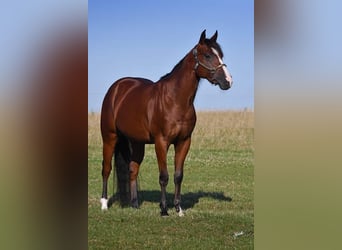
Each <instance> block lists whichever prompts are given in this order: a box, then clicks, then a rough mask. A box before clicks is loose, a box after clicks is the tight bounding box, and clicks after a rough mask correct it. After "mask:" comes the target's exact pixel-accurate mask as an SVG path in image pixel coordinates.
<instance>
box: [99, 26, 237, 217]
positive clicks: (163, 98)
mask: <svg viewBox="0 0 342 250" xmlns="http://www.w3.org/2000/svg"><path fill="white" fill-rule="evenodd" d="M216 39H217V31H216V32H215V34H214V35H213V36H212V37H211V38H210V39H207V38H206V34H205V30H204V31H203V32H202V33H201V36H200V39H199V42H198V44H197V45H196V46H195V47H194V48H193V49H191V51H190V52H189V53H188V54H186V55H185V57H184V58H183V59H182V60H181V61H180V62H179V63H178V64H177V65H176V66H175V67H174V68H173V69H172V71H171V72H170V73H168V74H166V75H165V76H163V77H161V78H160V80H159V81H157V82H155V83H154V82H152V81H150V80H148V79H144V78H133V77H126V78H122V79H119V80H117V81H116V82H115V83H113V85H112V86H111V87H110V88H109V90H108V92H107V93H106V95H105V97H104V100H103V104H102V110H101V134H102V141H103V161H102V179H103V186H102V188H103V189H102V198H101V200H100V201H101V209H102V210H106V209H108V199H107V181H108V177H109V175H110V172H111V169H112V165H111V164H112V163H111V161H112V157H113V154H114V158H115V169H116V174H117V180H118V184H117V185H118V194H119V198H120V201H121V204H129V203H130V205H131V206H132V207H134V208H138V205H139V204H138V194H137V176H138V173H139V166H140V164H141V162H142V160H143V158H144V152H145V144H155V152H156V155H157V161H158V166H159V184H160V188H161V201H160V209H161V215H162V216H167V215H168V212H167V204H166V186H167V184H168V180H169V174H168V171H167V159H166V157H167V152H168V149H169V146H170V145H171V144H173V145H174V149H175V158H174V164H175V171H174V184H175V193H174V206H175V209H176V212H177V213H178V215H179V216H183V211H182V209H181V206H180V201H181V195H180V193H181V184H182V179H183V167H184V160H185V157H186V155H187V153H188V151H189V148H190V143H191V134H192V131H193V130H194V127H195V123H196V113H195V108H194V104H193V103H194V98H195V95H196V92H197V87H198V84H199V81H200V79H201V78H204V79H207V80H208V81H209V82H211V83H212V84H214V85H219V87H220V88H221V89H222V90H227V89H229V88H230V87H231V85H232V77H231V75H230V74H229V72H228V70H227V66H226V64H224V63H223V61H222V57H223V52H222V49H221V47H220V45H219V44H218V43H217V42H216Z"/></svg>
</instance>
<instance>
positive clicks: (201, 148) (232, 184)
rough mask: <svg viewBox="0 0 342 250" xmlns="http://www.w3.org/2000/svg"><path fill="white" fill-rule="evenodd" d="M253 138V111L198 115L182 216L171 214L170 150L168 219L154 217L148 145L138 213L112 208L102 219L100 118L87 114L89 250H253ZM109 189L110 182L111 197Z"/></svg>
mask: <svg viewBox="0 0 342 250" xmlns="http://www.w3.org/2000/svg"><path fill="white" fill-rule="evenodd" d="M253 135H254V113H253V112H251V111H225V112H198V113H197V124H196V128H195V131H194V133H193V139H192V144H191V148H190V152H189V154H188V156H187V159H186V162H185V169H184V179H183V185H182V208H183V210H184V209H185V216H184V217H178V216H177V214H176V212H175V209H174V208H173V207H172V204H173V191H174V184H173V181H172V180H173V177H172V176H173V171H174V168H173V154H174V150H173V147H170V150H169V154H168V166H169V167H168V170H169V175H170V181H169V185H168V187H167V192H168V194H167V195H168V197H167V198H168V205H169V214H170V216H169V217H166V218H164V217H161V216H160V215H159V212H160V209H159V199H160V187H159V182H158V176H159V172H158V166H157V161H156V156H155V153H154V147H153V146H152V145H146V153H145V158H144V161H143V163H142V165H141V168H140V173H139V179H138V181H139V199H140V201H139V202H140V209H132V208H120V207H119V205H118V204H116V203H114V204H113V206H112V207H110V208H109V209H108V211H106V212H102V211H101V208H100V202H99V200H100V196H101V191H102V190H101V189H102V178H101V161H102V144H101V137H100V129H99V114H94V113H91V114H89V116H88V247H89V249H253V247H254V213H253V208H254V200H253V196H254V195H253V189H254V162H253V154H254V148H253ZM112 173H113V172H112ZM113 186H115V184H114V185H113V175H112V174H111V176H110V184H109V190H108V191H109V194H113V191H114V189H113ZM240 232H242V233H240ZM239 233H240V234H239Z"/></svg>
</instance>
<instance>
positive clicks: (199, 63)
mask: <svg viewBox="0 0 342 250" xmlns="http://www.w3.org/2000/svg"><path fill="white" fill-rule="evenodd" d="M192 54H193V55H194V57H195V60H196V64H195V67H194V70H195V71H196V69H197V68H198V66H199V65H201V66H202V67H203V68H205V69H207V70H209V71H210V73H211V74H215V72H216V71H217V70H218V69H219V68H222V67H223V66H225V67H227V65H226V64H224V63H222V64H220V65H218V66H217V67H209V66H207V65H205V64H204V63H202V62H200V61H199V60H198V57H197V47H196V48H194V49H193V50H192Z"/></svg>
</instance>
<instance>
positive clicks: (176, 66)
mask: <svg viewBox="0 0 342 250" xmlns="http://www.w3.org/2000/svg"><path fill="white" fill-rule="evenodd" d="M183 61H184V58H183V59H182V60H180V61H179V62H178V63H177V64H176V65H175V66H174V67H173V69H172V70H171V71H170V72H169V73H167V74H165V75H163V76H162V77H160V79H159V81H160V80H164V79H166V78H167V77H168V76H170V75H171V74H172V72H173V71H174V70H175V69H176V68H179V66H180V65H181V64H182V63H183Z"/></svg>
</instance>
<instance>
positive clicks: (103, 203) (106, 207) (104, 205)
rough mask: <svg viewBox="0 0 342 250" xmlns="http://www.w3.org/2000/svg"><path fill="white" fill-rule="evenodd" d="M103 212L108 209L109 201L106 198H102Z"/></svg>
mask: <svg viewBox="0 0 342 250" xmlns="http://www.w3.org/2000/svg"><path fill="white" fill-rule="evenodd" d="M100 202H101V210H102V211H105V210H107V209H108V200H107V199H106V198H101V200H100Z"/></svg>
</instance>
